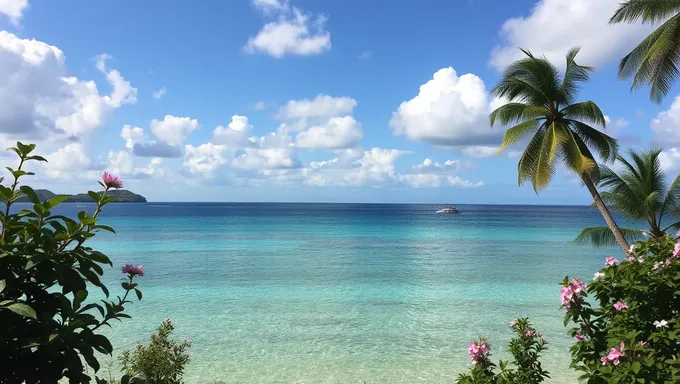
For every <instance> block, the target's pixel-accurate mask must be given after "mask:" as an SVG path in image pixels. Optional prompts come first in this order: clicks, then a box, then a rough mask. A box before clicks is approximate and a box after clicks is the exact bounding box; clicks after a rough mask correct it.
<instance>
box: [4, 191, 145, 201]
mask: <svg viewBox="0 0 680 384" xmlns="http://www.w3.org/2000/svg"><path fill="white" fill-rule="evenodd" d="M99 193H101V192H99ZM35 194H36V195H38V199H40V201H45V200H47V199H51V198H53V197H55V196H68V199H67V200H66V203H91V202H92V198H91V197H90V195H88V194H87V193H79V194H77V195H57V194H56V193H54V192H52V191H50V190H47V189H36V190H35ZM106 195H107V196H110V197H115V198H116V199H118V202H121V203H146V198H145V197H144V196H142V195H138V194H136V193H132V192H130V191H128V190H126V189H118V190H116V189H113V190H110V191H109V192H107V194H106ZM17 201H18V202H23V203H28V202H30V201H31V200H30V199H29V198H28V197H26V196H24V197H22V198H20V199H19V200H17Z"/></svg>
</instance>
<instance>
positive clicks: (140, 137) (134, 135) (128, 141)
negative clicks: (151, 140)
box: [120, 125, 144, 149]
mask: <svg viewBox="0 0 680 384" xmlns="http://www.w3.org/2000/svg"><path fill="white" fill-rule="evenodd" d="M120 137H122V138H123V140H125V148H127V149H132V148H134V146H135V144H137V143H140V142H142V141H144V130H143V129H142V128H139V127H133V126H131V125H125V126H123V130H122V131H121V132H120Z"/></svg>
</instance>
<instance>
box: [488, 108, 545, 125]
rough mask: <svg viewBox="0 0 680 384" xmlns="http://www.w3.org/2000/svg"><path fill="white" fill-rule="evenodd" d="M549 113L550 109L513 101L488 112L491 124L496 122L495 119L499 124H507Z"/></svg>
mask: <svg viewBox="0 0 680 384" xmlns="http://www.w3.org/2000/svg"><path fill="white" fill-rule="evenodd" d="M549 113H550V111H548V110H547V109H546V108H544V107H536V106H533V105H529V104H524V103H515V102H513V103H507V104H504V105H501V106H500V107H498V108H496V109H495V110H494V111H493V112H491V113H490V114H489V123H490V124H491V126H493V125H494V124H495V123H496V120H498V121H499V122H500V123H501V124H503V125H507V124H511V123H516V122H521V121H524V120H526V119H535V118H537V117H540V116H545V115H546V114H549Z"/></svg>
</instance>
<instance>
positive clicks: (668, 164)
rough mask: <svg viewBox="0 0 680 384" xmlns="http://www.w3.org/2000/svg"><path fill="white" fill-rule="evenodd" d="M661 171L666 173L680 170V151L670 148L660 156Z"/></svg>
mask: <svg viewBox="0 0 680 384" xmlns="http://www.w3.org/2000/svg"><path fill="white" fill-rule="evenodd" d="M659 162H660V163H661V169H662V170H663V171H665V172H670V171H677V170H678V169H680V149H678V148H669V149H666V150H664V151H663V152H661V154H659Z"/></svg>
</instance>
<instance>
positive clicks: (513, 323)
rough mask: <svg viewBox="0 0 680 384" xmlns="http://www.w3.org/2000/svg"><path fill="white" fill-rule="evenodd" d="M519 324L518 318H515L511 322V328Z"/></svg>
mask: <svg viewBox="0 0 680 384" xmlns="http://www.w3.org/2000/svg"><path fill="white" fill-rule="evenodd" d="M515 326H517V320H513V321H511V322H510V328H515Z"/></svg>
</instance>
